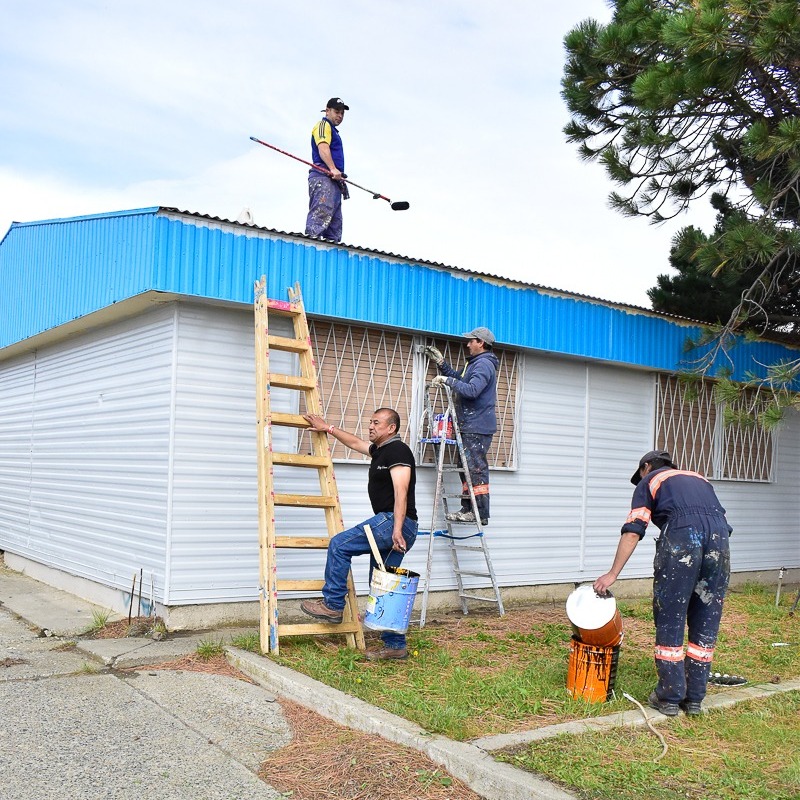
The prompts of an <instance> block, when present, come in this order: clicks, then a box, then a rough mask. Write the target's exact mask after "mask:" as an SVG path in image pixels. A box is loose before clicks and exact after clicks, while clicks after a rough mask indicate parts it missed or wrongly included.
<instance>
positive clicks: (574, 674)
mask: <svg viewBox="0 0 800 800" xmlns="http://www.w3.org/2000/svg"><path fill="white" fill-rule="evenodd" d="M618 660H619V645H615V646H613V647H597V646H595V645H589V644H585V643H584V642H581V641H580V640H579V639H577V638H575V637H574V636H573V637H572V641H571V643H570V648H569V666H568V668H567V691H568V692H569V693H570V694H571V695H572V697H573V698H575V699H576V700H577V699H579V698H582V699H584V700H588V701H589V702H590V703H605V702H606V701H607V700H610V699H611V697H612V694H613V691H614V682H615V681H616V678H617V661H618Z"/></svg>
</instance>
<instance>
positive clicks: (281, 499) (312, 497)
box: [275, 494, 339, 508]
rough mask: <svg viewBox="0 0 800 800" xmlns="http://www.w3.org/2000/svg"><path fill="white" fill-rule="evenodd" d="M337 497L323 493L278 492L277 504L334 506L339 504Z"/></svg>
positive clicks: (300, 506)
mask: <svg viewBox="0 0 800 800" xmlns="http://www.w3.org/2000/svg"><path fill="white" fill-rule="evenodd" d="M338 502H339V501H338V499H337V498H336V497H327V496H325V495H321V494H276V495H275V505H276V506H297V507H298V508H334V507H335V506H336V505H337V504H338Z"/></svg>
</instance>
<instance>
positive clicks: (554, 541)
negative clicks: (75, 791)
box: [0, 303, 800, 606]
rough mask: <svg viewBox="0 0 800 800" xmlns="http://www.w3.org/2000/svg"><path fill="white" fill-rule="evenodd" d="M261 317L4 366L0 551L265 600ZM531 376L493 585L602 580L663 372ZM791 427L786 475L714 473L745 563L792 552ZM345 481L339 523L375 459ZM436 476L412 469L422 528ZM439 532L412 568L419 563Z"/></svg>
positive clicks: (86, 344) (122, 329)
mask: <svg viewBox="0 0 800 800" xmlns="http://www.w3.org/2000/svg"><path fill="white" fill-rule="evenodd" d="M252 324H253V323H252V313H251V312H250V311H248V310H235V309H222V308H215V307H211V306H201V305H191V304H183V303H181V304H171V305H169V306H166V307H162V308H159V309H157V310H154V311H151V312H149V313H146V314H143V315H141V316H139V317H137V318H135V319H131V320H128V321H126V322H122V323H118V324H115V325H112V326H109V327H106V328H103V329H101V330H97V331H94V332H92V333H88V334H84V335H81V336H79V337H75V338H73V339H70V340H68V341H65V342H63V343H61V344H59V345H57V346H51V347H48V348H43V349H42V350H40V351H38V352H36V353H35V354H31V355H27V356H24V357H20V358H16V359H13V360H7V361H6V362H3V363H0V385H1V386H2V387H3V389H2V392H0V547H2V548H4V549H6V550H8V551H9V552H13V553H17V554H19V555H21V556H24V557H26V558H30V559H31V560H33V561H37V562H39V563H42V564H45V565H47V566H50V567H54V568H56V569H61V570H64V571H65V572H68V573H71V574H74V575H78V576H80V577H85V578H88V579H90V580H94V581H97V582H99V583H102V584H104V585H107V586H111V587H116V588H118V589H121V590H123V591H125V590H127V589H128V588H129V587H130V582H131V577H132V574H133V573H134V572H138V571H139V570H140V569H142V570H144V576H145V591H146V594H149V583H150V576H151V575H152V579H153V582H154V584H155V592H156V599H157V600H159V601H162V602H165V603H166V604H168V605H172V606H176V605H193V604H202V603H209V602H221V603H229V602H236V601H253V600H255V599H256V598H257V588H258V533H257V530H258V529H257V507H256V442H255V402H254V366H253V364H254V354H253V333H252ZM274 330H275V332H277V333H286V331H282V330H281V329H280V328H278V329H274ZM290 359H291V356H289V355H287V354H278V353H275V354H273V364H272V368H273V370H275V371H278V372H283V371H286V372H289V371H291V363H290ZM519 384H520V406H519V413H518V419H519V426H518V427H519V430H518V436H519V443H520V447H519V459H518V468H517V469H515V470H496V471H493V472H492V473H491V487H492V495H491V497H492V521H491V524H490V526H489V528H488V536H489V539H488V541H489V546H490V550H491V554H492V559H493V562H494V566H495V569H496V571H497V574H498V578H499V581H500V583H501V585H503V586H519V585H536V584H552V583H563V582H572V581H585V580H591V579H593V578H594V577H596V576H597V575H598V574H600V573H602V572H604V571H605V570H606V569H608V567H609V566H610V563H611V559H612V556H613V553H614V549H615V548H616V544H617V541H618V536H619V528H620V525H621V524H622V521H623V520H624V518H625V516H626V514H627V510H628V508H629V507H630V498H631V492H632V487H631V486H630V483H629V482H628V481H629V478H630V474H631V472H632V469H633V465H635V464H636V462H637V460H638V458H639V457H640V455H641V454H642V453H643V452H645V451H646V450H648V449H649V448H650V447H651V446H652V441H653V438H652V437H653V409H654V396H655V395H654V377H653V375H652V374H650V373H647V372H645V371H637V370H633V369H626V368H622V367H614V366H608V365H604V364H597V363H591V362H586V361H582V360H577V359H575V360H568V359H564V358H557V357H548V356H542V355H538V354H531V353H529V354H527V355H526V356H525V357H524V358H523V368H522V374H521V380H520V382H519ZM295 397H296V395H293V393H291V392H289V391H287V390H274V391H273V396H272V402H273V407H274V408H275V409H276V410H285V411H290V410H296V407H295V408H292V403H293V402H296V401H295V399H294V398H295ZM799 428H800V424H799V423H798V420H797V418H796V417H793V418H792V419H790V420H789V421H788V422H787V424H786V425H785V426H784V428H783V429H782V431H781V434H780V439H779V448H778V459H779V461H778V470H777V481H776V482H775V483H773V484H754V483H733V482H715V486H716V488H717V490H718V492H719V495H720V498H721V500H722V502H723V504H724V505H725V506H726V507H727V508H728V511H729V518H730V520H731V522H732V524H733V525H734V526H735V528H736V533H735V536H734V539H733V540H732V547H733V563H734V569H737V570H757V569H773V568H774V569H777V568H778V567H779V566H782V565H786V566H797V565H799V564H800V552H798V550H799V549H800V546H799V544H798V542H799V540H798V534H797V531H798V503H797V499H796V491H795V488H794V487H796V486H797V485H798V480H800V448H799V447H798V441H799V440H800V437H798V433H800V429H799ZM275 435H276V442H275V447H276V449H283V448H286V449H292V448H293V446H294V436H295V433H294V432H293V431H291V430H288V429H276V430H275ZM298 473H300V474H299V475H298ZM336 476H337V480H338V486H339V493H340V497H341V501H342V511H343V515H344V519H345V524H346V525H351V524H354V523H356V522H358V521H360V520H363V519H365V518H367V517H368V516H369V515H370V514H371V510H370V508H369V502H368V498H367V494H366V480H367V467H366V465H365V464H363V463H355V462H351V463H337V464H336ZM433 481H434V472H433V470H432V469H431V468H429V467H422V468H420V469H419V470H418V491H417V500H418V508H419V510H420V522H421V527H422V528H423V529H428V528H429V527H430V514H431V507H430V503H431V497H432V492H433ZM275 486H276V490H277V491H282V490H283V491H286V490H291V491H293V492H305V491H307V492H309V493H316V492H317V491H318V487H317V482H316V475H315V474H314V472H313V471H304V470H288V471H287V470H285V469H284V471H283V472H281V471H280V470H278V471H276V475H275ZM278 528H279V531H280V533H285V534H304V533H305V534H308V533H322V532H323V531H324V520H323V516H322V512H320V511H316V510H309V509H278ZM652 533H653V534H654V533H655V529H653V531H652ZM428 541H429V539H428V537H426V536H421V537H420V538H419V540H418V544H417V546H416V547H415V548H414V550H412V552H411V553H410V554H409V556H408V558H407V560H406V565H407V566H408V567H409V568H411V569H415V570H417V571H422V570H423V569H424V565H425V556H426V552H427V546H428ZM434 548H435V559H434V570H433V575H432V589H433V590H441V589H452V588H453V587H454V585H455V582H454V579H453V576H452V572H451V569H450V565H449V558H448V555H447V552H446V549H447V545H446V543H445V541H444V540H442V539H439V538H437V539H435V540H434ZM652 554H653V535H648V537H647V538H646V540H645V541H644V542H643V543H642V545H640V547H639V548H638V549H637V551H636V553H635V554H634V556H633V558H632V559H631V561H630V563H629V564H628V566H627V568H626V571H625V573H624V577H627V578H635V577H647V576H649V575H650V574H651V572H652V568H651V563H652ZM366 561H367V560H366V559H358V560H357V562H358V563H357V564H356V565H355V575H356V580H357V584H358V587H359V589H360V590H361V591H364V590H365V589H366V570H367V563H366ZM323 564H324V553H322V552H316V551H305V552H303V551H281V553H280V557H279V562H278V567H279V571H280V574H281V576H282V577H286V578H315V577H321V575H322V569H323Z"/></svg>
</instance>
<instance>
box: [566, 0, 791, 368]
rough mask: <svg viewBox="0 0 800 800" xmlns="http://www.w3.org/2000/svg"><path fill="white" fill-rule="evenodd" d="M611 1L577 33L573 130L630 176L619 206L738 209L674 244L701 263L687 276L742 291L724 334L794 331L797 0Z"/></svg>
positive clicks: (629, 209)
mask: <svg viewBox="0 0 800 800" xmlns="http://www.w3.org/2000/svg"><path fill="white" fill-rule="evenodd" d="M612 6H613V9H614V13H613V18H612V21H611V22H610V23H609V24H608V25H605V26H603V25H600V24H599V23H597V22H596V21H594V20H587V21H585V22H583V23H581V24H580V25H578V26H577V27H576V28H575V29H574V30H572V31H571V32H570V33H569V34H568V35H567V37H566V39H565V46H566V50H567V63H566V66H565V71H564V77H563V80H562V88H563V91H562V95H563V97H564V99H565V101H566V103H567V106H568V108H569V111H570V112H571V115H572V120H571V122H570V123H569V124H568V125H567V127H566V128H565V133H566V135H567V137H568V139H569V141H571V142H575V143H576V144H578V146H579V151H580V154H581V155H582V157H583V158H586V159H589V160H598V161H600V162H601V163H603V164H604V165H605V167H606V170H607V172H608V174H609V176H610V177H611V178H612V180H614V181H615V182H616V183H617V184H618V185H619V187H621V188H620V189H619V190H618V191H615V192H613V193H612V194H611V204H612V206H613V207H615V208H617V209H618V210H619V211H621V212H622V213H624V214H628V215H631V216H645V217H648V218H649V219H650V220H652V221H653V222H656V223H657V222H661V221H663V220H665V219H668V218H671V217H674V216H675V215H676V214H679V213H680V212H682V211H684V210H685V209H687V208H688V207H689V206H690V205H691V204H693V203H695V202H697V201H698V200H699V199H701V198H703V197H705V196H708V197H710V198H713V202H714V203H715V205H716V206H717V207H718V208H719V207H722V206H725V207H726V208H728V211H729V213H727V214H726V215H725V217H724V219H722V220H721V221H719V220H718V225H717V228H716V229H715V231H714V233H713V234H712V235H710V236H705V235H702V234H701V232H699V231H696V230H694V229H687V230H685V231H683V232H682V238H681V239H680V240H679V241H677V242H676V243H675V244H676V246H677V247H678V249H679V250H680V249H682V250H683V256H684V257H689V258H690V260H691V264H692V269H693V270H694V274H692V275H691V280H690V274H689V272H687V274H686V275H685V276H684V278H685V281H684V285H686V286H689V287H690V288H691V287H692V286H694V285H695V284H694V283H692V281H700V282H701V284H702V285H704V286H716V285H717V284H716V283H714V281H716V280H717V279H719V278H720V276H722V275H724V276H725V277H724V281H725V282H726V283H724V284H723V287H725V286H727V288H726V289H725V291H735V289H734V287H740V288H742V291H741V292H740V295H739V300H738V301H737V302H736V303H735V304H734V306H733V307H732V308H731V309H730V314H729V316H728V319H727V320H724V326H723V331H722V333H721V334H720V336H719V339H718V341H719V342H720V343H724V342H726V341H729V340H730V334H731V333H733V332H735V331H741V330H743V329H745V328H747V327H751V326H753V325H757V326H759V329H760V330H759V332H761V333H763V332H765V331H768V332H772V333H778V334H781V335H783V336H786V335H787V334H792V333H793V332H795V331H797V329H798V326H800V308H798V303H797V302H795V299H794V298H795V296H796V295H797V291H798V283H799V282H800V271H799V270H798V255H800V8H799V7H798V3H797V0H673V1H670V0H613V2H612ZM690 245H691V247H690ZM706 280H708V281H709V282H707V283H706V282H705V281H706ZM657 288H658V287H657ZM720 291H721V292H722V290H720ZM768 318H769V319H768ZM708 363H711V362H710V361H709V362H708ZM798 368H800V365H798Z"/></svg>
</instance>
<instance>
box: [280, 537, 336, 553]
mask: <svg viewBox="0 0 800 800" xmlns="http://www.w3.org/2000/svg"><path fill="white" fill-rule="evenodd" d="M328 542H330V539H329V538H328V537H327V536H276V537H275V547H286V548H292V549H294V550H302V549H308V550H327V549H328Z"/></svg>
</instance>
